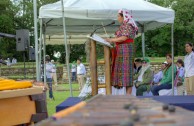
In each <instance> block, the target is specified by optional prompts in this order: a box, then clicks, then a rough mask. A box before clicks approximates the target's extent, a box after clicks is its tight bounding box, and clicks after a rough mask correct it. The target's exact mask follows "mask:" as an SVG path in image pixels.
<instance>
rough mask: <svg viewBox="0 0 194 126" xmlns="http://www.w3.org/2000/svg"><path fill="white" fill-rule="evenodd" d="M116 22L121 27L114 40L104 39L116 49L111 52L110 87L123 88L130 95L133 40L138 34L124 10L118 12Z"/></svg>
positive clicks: (135, 26)
mask: <svg viewBox="0 0 194 126" xmlns="http://www.w3.org/2000/svg"><path fill="white" fill-rule="evenodd" d="M117 20H118V22H119V23H120V24H121V25H120V27H119V29H118V30H117V31H116V32H115V38H107V39H106V41H108V42H110V43H114V44H116V48H115V49H114V50H112V62H113V63H112V72H111V73H112V86H114V88H116V89H121V88H123V87H124V88H126V93H127V94H131V92H132V86H133V69H134V67H133V65H134V38H135V36H136V34H137V32H138V27H137V25H136V23H135V21H134V20H133V18H132V16H131V15H130V13H129V11H128V10H126V9H121V10H119V11H118V15H117ZM124 90H125V89H124ZM123 94H125V92H123Z"/></svg>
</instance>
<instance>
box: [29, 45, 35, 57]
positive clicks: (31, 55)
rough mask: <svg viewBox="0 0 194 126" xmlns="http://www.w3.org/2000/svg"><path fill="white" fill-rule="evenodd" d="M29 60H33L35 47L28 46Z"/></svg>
mask: <svg viewBox="0 0 194 126" xmlns="http://www.w3.org/2000/svg"><path fill="white" fill-rule="evenodd" d="M29 60H35V49H34V48H31V47H30V48H29Z"/></svg>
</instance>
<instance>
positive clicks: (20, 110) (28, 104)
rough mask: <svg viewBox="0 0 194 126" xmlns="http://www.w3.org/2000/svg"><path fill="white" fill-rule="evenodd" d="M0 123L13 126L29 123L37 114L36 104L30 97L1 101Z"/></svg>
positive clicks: (3, 125)
mask: <svg viewBox="0 0 194 126" xmlns="http://www.w3.org/2000/svg"><path fill="white" fill-rule="evenodd" d="M0 112H1V113H0V123H1V125H2V126H11V125H18V124H24V123H29V122H30V119H31V116H32V114H35V113H36V106H35V102H34V101H31V100H30V97H29V96H22V97H15V98H6V99H0Z"/></svg>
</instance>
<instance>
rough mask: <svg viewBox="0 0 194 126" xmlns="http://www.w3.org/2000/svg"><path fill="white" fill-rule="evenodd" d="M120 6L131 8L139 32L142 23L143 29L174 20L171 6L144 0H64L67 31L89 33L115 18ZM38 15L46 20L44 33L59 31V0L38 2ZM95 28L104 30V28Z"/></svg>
mask: <svg viewBox="0 0 194 126" xmlns="http://www.w3.org/2000/svg"><path fill="white" fill-rule="evenodd" d="M121 8H126V9H128V10H131V13H132V16H133V18H134V20H135V21H136V22H138V25H139V27H140V31H139V32H141V26H143V25H144V30H145V31H147V30H151V29H155V28H157V27H161V26H163V25H164V24H167V23H173V22H174V17H175V13H174V10H172V9H168V8H164V7H160V6H158V5H155V4H152V3H149V2H146V1H144V0H64V13H65V14H64V16H65V17H66V31H67V34H69V35H71V34H81V33H82V34H89V33H91V32H92V31H93V29H94V28H95V27H98V26H101V25H102V24H104V25H105V24H108V23H110V22H111V21H112V20H116V19H117V11H118V10H119V9H121ZM39 18H42V19H43V22H44V23H46V34H48V35H53V34H63V27H62V11H61V1H58V2H56V3H53V4H48V5H44V6H42V7H41V8H40V10H39ZM118 25H119V24H118V23H116V24H115V25H113V26H110V27H107V28H106V30H107V33H113V32H114V31H115V30H116V29H117V27H118ZM97 32H99V33H104V30H103V29H99V30H98V31H97Z"/></svg>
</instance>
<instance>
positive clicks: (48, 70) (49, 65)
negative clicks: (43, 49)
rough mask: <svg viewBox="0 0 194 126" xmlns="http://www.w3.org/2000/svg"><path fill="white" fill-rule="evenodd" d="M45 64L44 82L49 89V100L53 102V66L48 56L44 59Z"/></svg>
mask: <svg viewBox="0 0 194 126" xmlns="http://www.w3.org/2000/svg"><path fill="white" fill-rule="evenodd" d="M45 62H46V64H45V65H46V81H47V84H48V87H49V99H50V100H55V99H54V96H53V90H52V70H53V64H52V63H51V62H50V56H49V55H47V56H46V57H45Z"/></svg>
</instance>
